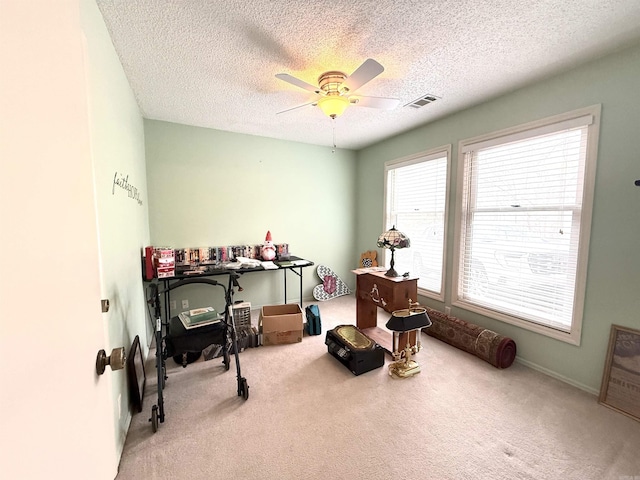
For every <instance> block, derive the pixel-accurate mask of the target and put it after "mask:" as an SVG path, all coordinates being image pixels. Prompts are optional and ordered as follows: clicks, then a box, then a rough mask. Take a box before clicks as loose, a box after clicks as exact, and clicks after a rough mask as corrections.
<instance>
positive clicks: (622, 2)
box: [97, 0, 640, 149]
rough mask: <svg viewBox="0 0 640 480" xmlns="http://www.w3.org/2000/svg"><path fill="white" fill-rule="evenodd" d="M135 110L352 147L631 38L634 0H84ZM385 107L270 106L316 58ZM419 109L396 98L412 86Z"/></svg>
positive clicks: (295, 101)
mask: <svg viewBox="0 0 640 480" xmlns="http://www.w3.org/2000/svg"><path fill="white" fill-rule="evenodd" d="M97 4H98V6H99V8H100V10H101V11H102V14H103V16H104V19H105V23H106V25H107V28H108V30H109V32H110V35H111V38H112V40H113V44H114V46H115V49H116V51H117V52H118V55H119V57H120V60H121V62H122V65H123V67H124V71H125V73H126V75H127V77H128V79H129V83H130V84H131V88H132V89H133V92H134V94H135V96H136V99H137V101H138V104H139V106H140V110H141V112H142V115H143V116H144V117H145V118H149V119H155V120H164V121H168V122H175V123H182V124H186V125H194V126H201V127H208V128H214V129H218V130H225V131H230V132H239V133H247V134H252V135H260V136H265V137H272V138H278V139H284V140H292V141H297V142H304V143H309V144H315V145H326V146H331V145H333V142H334V134H335V142H336V144H337V146H338V147H339V148H350V149H360V148H362V147H365V146H367V145H370V144H372V143H375V142H377V141H379V140H381V139H384V138H387V137H389V136H392V135H394V134H397V133H399V132H402V131H405V130H409V129H411V128H413V127H415V126H418V125H421V124H424V123H427V122H429V121H432V120H435V119H436V118H439V117H442V116H444V115H446V114H450V113H452V112H454V111H456V110H460V109H462V108H465V107H468V106H471V105H474V104H477V103H479V102H482V101H485V100H487V99H489V98H491V97H494V96H496V95H499V94H501V93H504V92H506V91H510V90H513V89H515V88H518V87H520V86H522V85H525V84H527V83H529V82H532V81H535V80H537V79H540V78H542V77H545V76H549V75H551V74H553V73H555V72H559V71H562V70H566V69H568V68H570V67H572V66H575V65H578V64H579V63H582V62H585V61H587V60H589V59H592V58H595V57H598V56H601V55H603V54H606V53H609V52H611V51H614V50H616V49H619V48H622V47H624V46H627V45H630V44H632V43H635V42H637V41H638V40H640V1H638V0H509V1H503V0H467V1H463V0H431V1H415V0H373V1H369V0H366V1H355V2H345V1H339V0H316V1H313V2H312V1H295V0H252V1H247V0H240V1H238V0H232V1H228V0H226V1H223V0H182V1H180V0H153V1H151V0H97ZM367 58H373V59H375V60H377V61H378V62H380V63H381V64H382V65H383V66H384V68H385V71H384V72H383V73H382V74H380V75H379V76H378V77H376V78H374V79H373V80H371V81H370V82H368V83H366V84H365V85H363V86H362V87H361V88H359V89H358V90H357V93H358V94H361V95H366V96H374V97H392V98H398V99H400V104H399V106H398V107H397V108H395V109H394V110H390V111H386V110H378V109H372V108H365V107H352V106H350V107H349V108H348V109H347V111H346V112H345V113H344V114H343V115H342V116H340V117H338V118H337V119H336V120H335V121H333V120H331V119H329V118H328V117H326V116H325V115H324V114H323V113H322V111H320V109H319V108H318V107H315V106H311V105H309V106H307V107H303V108H298V109H294V110H292V111H289V112H287V113H281V114H277V113H278V112H281V111H283V110H287V109H289V108H292V107H295V106H298V105H301V104H304V103H307V102H310V101H312V100H313V99H314V98H315V96H314V94H313V93H311V92H308V91H305V90H303V89H301V88H297V87H295V86H293V85H291V84H289V83H286V82H283V81H281V80H279V79H277V78H276V77H275V75H276V74H277V73H289V74H291V75H293V76H295V77H297V78H299V79H301V80H303V81H305V82H307V83H310V84H312V85H317V79H318V76H319V75H320V74H321V73H323V72H325V71H327V70H340V71H343V72H345V73H347V74H351V73H352V72H353V71H354V70H355V69H356V68H357V67H358V66H359V65H360V64H362V62H363V61H365V60H366V59H367ZM425 94H432V95H436V96H438V97H441V98H440V99H439V100H437V101H436V102H434V103H432V104H429V105H427V106H425V107H423V108H421V109H414V108H410V107H405V106H404V105H406V104H407V103H409V102H411V101H413V100H415V99H417V98H419V97H421V96H423V95H425Z"/></svg>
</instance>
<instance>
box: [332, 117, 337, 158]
mask: <svg viewBox="0 0 640 480" xmlns="http://www.w3.org/2000/svg"><path fill="white" fill-rule="evenodd" d="M331 125H333V149H332V150H331V153H336V119H335V117H334V118H332V119H331Z"/></svg>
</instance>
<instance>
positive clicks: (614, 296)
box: [356, 46, 640, 393]
mask: <svg viewBox="0 0 640 480" xmlns="http://www.w3.org/2000/svg"><path fill="white" fill-rule="evenodd" d="M639 78H640V46H636V47H633V48H629V49H627V50H624V51H622V52H619V53H617V54H613V55H609V56H607V57H605V58H602V59H600V60H597V61H594V62H591V63H589V64H587V65H584V66H582V67H579V68H576V69H573V70H572V71H569V72H567V73H564V74H562V75H558V76H555V77H553V78H549V79H547V80H544V81H540V82H538V83H536V84H534V85H531V86H528V87H526V88H522V89H520V90H518V91H515V92H513V93H510V94H507V95H504V96H502V97H499V98H496V99H495V100H492V101H489V102H486V103H483V104H481V105H478V106H476V107H474V108H470V109H468V110H465V111H462V112H460V113H457V114H454V115H451V116H449V117H447V118H444V119H442V120H439V121H436V122H433V123H431V124H428V125H425V126H423V127H420V128H417V129H415V130H412V131H410V132H407V133H405V134H403V135H398V136H396V137H394V138H393V139H390V140H387V141H384V142H380V143H378V144H376V145H373V146H371V147H369V148H366V149H364V150H362V151H360V152H358V174H357V176H356V178H357V182H358V185H357V191H358V219H359V220H360V223H359V227H358V233H357V245H358V247H359V250H363V251H364V250H366V249H368V248H372V246H373V244H374V242H375V239H376V238H377V235H378V234H379V231H380V225H382V212H383V201H384V199H383V168H384V162H385V161H387V160H391V159H395V158H400V157H403V156H407V155H410V154H413V153H416V152H419V151H424V150H427V149H429V148H434V147H436V146H439V145H443V144H452V146H453V155H452V160H453V163H452V169H451V172H452V181H453V183H452V186H453V188H452V189H451V192H450V193H451V194H450V201H451V202H453V201H454V198H455V190H456V187H455V185H456V183H455V182H456V180H457V178H456V172H457V162H458V158H457V155H458V151H457V147H458V141H459V140H461V139H465V138H471V137H475V136H478V135H482V134H485V133H489V132H492V131H497V130H500V129H503V128H507V127H511V126H514V125H518V124H522V123H526V122H530V121H533V120H537V119H540V118H545V117H548V116H551V115H555V114H559V113H564V112H567V111H571V110H574V109H577V108H581V107H586V106H589V105H594V104H598V103H601V104H602V118H601V127H600V142H599V155H598V161H597V162H598V166H597V173H596V188H595V200H594V209H593V223H592V233H591V234H592V236H591V243H590V254H589V268H588V277H587V291H586V302H585V309H584V320H583V331H582V342H581V345H580V346H579V347H576V346H573V345H569V344H566V343H564V342H561V341H558V340H553V339H551V338H548V337H545V336H542V335H539V334H536V333H533V332H530V331H527V330H523V329H521V328H518V327H516V326H513V325H508V324H505V323H502V322H499V321H496V320H492V319H489V318H486V317H482V316H480V315H477V314H472V313H471V312H466V311H464V310H462V309H456V308H453V309H452V313H454V314H455V315H457V316H459V317H460V318H462V319H464V320H468V321H471V322H473V323H477V324H479V325H481V326H484V327H486V328H489V329H491V330H494V331H496V332H499V333H501V334H504V335H507V336H510V337H512V338H513V339H514V340H515V341H516V343H517V347H518V358H519V360H520V361H523V362H526V363H528V364H529V365H531V366H533V367H535V368H538V369H541V370H543V371H545V372H547V373H549V374H552V375H554V376H557V377H559V378H561V379H563V380H565V381H567V382H569V383H572V384H574V385H576V386H578V387H580V388H583V389H584V390H587V391H590V392H592V393H596V392H598V391H599V389H600V382H601V378H602V370H603V368H604V359H605V352H606V349H607V345H608V341H609V330H610V326H611V324H612V323H614V324H619V325H625V326H628V327H633V328H640V313H639V312H640V294H639V292H638V285H640V254H639V250H638V246H639V245H640V188H639V187H636V186H634V180H635V179H640V153H639V152H640V136H639V135H638V132H639V130H638V125H640V89H639V88H638V85H639V83H638V79H639ZM427 108H428V107H427ZM454 210H455V209H454V208H453V203H451V208H450V216H449V237H448V242H449V244H448V246H447V247H448V254H449V258H448V259H447V270H446V274H447V281H448V283H447V287H446V294H445V298H446V302H445V303H444V304H441V303H438V302H435V301H431V300H427V299H422V301H424V303H426V304H428V305H431V306H433V307H434V308H438V309H442V308H444V306H445V305H446V304H450V302H451V276H452V269H453V264H452V263H453V262H452V258H451V255H452V253H453V229H454Z"/></svg>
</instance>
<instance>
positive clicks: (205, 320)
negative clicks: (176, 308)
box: [178, 307, 222, 330]
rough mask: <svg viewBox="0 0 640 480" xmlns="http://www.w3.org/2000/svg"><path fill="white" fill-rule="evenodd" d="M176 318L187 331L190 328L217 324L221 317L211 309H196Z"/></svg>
mask: <svg viewBox="0 0 640 480" xmlns="http://www.w3.org/2000/svg"><path fill="white" fill-rule="evenodd" d="M178 318H180V321H181V322H182V324H183V325H184V328H186V329H187V330H188V329H190V328H196V327H203V326H205V325H211V324H212V323H218V322H220V321H221V320H222V316H221V315H220V314H219V313H218V312H217V311H216V309H215V308H212V307H203V308H196V309H193V310H187V311H186V312H182V313H179V314H178Z"/></svg>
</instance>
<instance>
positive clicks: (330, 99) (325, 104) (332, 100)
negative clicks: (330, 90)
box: [318, 95, 349, 118]
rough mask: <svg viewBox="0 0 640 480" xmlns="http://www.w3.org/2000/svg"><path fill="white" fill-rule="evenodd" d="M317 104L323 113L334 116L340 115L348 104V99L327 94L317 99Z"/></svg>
mask: <svg viewBox="0 0 640 480" xmlns="http://www.w3.org/2000/svg"><path fill="white" fill-rule="evenodd" d="M318 106H319V107H320V110H322V111H323V112H324V114H325V115H327V116H328V117H331V118H336V117H338V116H340V115H342V114H343V113H344V111H345V110H346V108H347V107H348V106H349V99H348V98H346V97H342V96H340V95H327V96H326V97H322V98H321V99H320V100H318Z"/></svg>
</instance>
